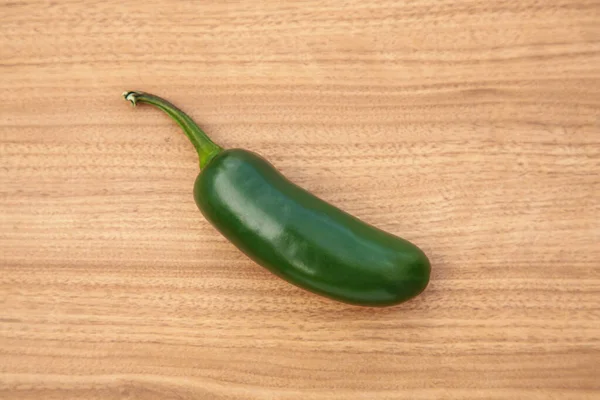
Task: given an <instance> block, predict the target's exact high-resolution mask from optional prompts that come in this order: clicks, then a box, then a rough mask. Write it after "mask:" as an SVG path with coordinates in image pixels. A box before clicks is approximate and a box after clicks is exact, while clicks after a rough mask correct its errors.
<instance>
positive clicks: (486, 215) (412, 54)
mask: <svg viewBox="0 0 600 400" xmlns="http://www.w3.org/2000/svg"><path fill="white" fill-rule="evenodd" d="M599 21H600V3H599V2H598V1H597V0H546V1H538V0H504V1H502V0H496V1H488V0H459V1H455V0H453V1H445V0H444V1H433V0H414V1H374V2H365V1H359V0H356V1H354V0H349V1H343V2H341V1H340V2H325V1H304V2H282V1H266V2H265V1H254V2H250V1H248V2H221V1H212V2H210V1H209V2H206V1H205V2H191V1H190V2H168V1H145V2H139V1H133V2H125V3H123V2H122V1H112V0H110V1H89V2H84V1H64V2H63V1H56V2H36V1H30V0H25V1H14V2H8V1H3V2H2V3H0V27H1V29H0V98H1V99H2V107H1V109H0V174H1V175H0V177H1V185H0V251H1V264H0V398H2V399H88V400H89V399H143V400H149V399H161V400H162V399H242V400H254V399H277V400H279V399H284V400H289V399H302V400H324V399H339V400H353V399H362V400H372V399H376V400H379V399H442V398H443V399H486V400H487V399H510V400H514V399H592V398H596V399H597V398H598V397H597V396H598V394H599V390H600V372H599V370H598V366H599V365H600V321H599V320H600V225H599V220H600V205H599V203H600V175H599V174H600V41H599V39H600V24H599ZM131 89H137V90H144V91H149V92H153V93H156V94H158V95H162V96H165V97H166V98H168V99H170V100H172V101H173V102H174V103H176V104H178V105H180V106H181V107H182V108H184V109H185V110H186V111H188V112H189V113H190V114H191V115H192V116H193V117H194V118H195V119H196V120H197V121H198V122H199V123H200V124H201V126H202V127H203V128H204V129H205V130H206V131H207V132H208V133H209V134H210V135H211V136H212V137H213V139H214V140H215V141H216V142H218V143H219V144H221V145H223V146H225V147H234V146H236V147H243V148H247V149H251V150H254V151H257V152H259V153H261V154H263V155H264V156H265V157H267V158H268V159H269V160H271V161H272V162H273V163H274V164H275V166H276V167H278V168H279V169H280V170H281V171H282V172H283V173H284V174H285V175H287V176H288V177H289V178H290V179H292V180H293V181H294V182H297V183H298V184H300V185H302V186H304V187H305V188H307V189H309V190H311V191H313V192H314V193H315V194H317V195H319V196H321V197H323V198H324V199H326V200H328V201H330V202H332V203H334V204H335V205H337V206H339V207H341V208H343V209H344V210H346V211H348V212H350V213H352V214H354V215H356V216H358V217H359V218H361V219H363V220H365V221H367V222H369V223H372V224H375V225H376V226H378V227H381V228H383V229H386V230H388V231H391V232H393V233H396V234H398V235H400V236H402V237H405V238H407V239H409V240H411V241H413V242H415V243H416V244H418V245H419V246H420V247H421V248H423V249H424V250H425V251H426V252H427V254H428V255H429V256H430V258H431V261H432V264H433V274H432V281H431V284H430V286H429V287H428V289H427V290H426V292H425V293H423V294H422V295H421V296H419V297H418V298H416V299H414V300H412V301H410V302H408V303H405V304H403V305H401V306H398V307H393V308H388V309H375V310H373V309H366V308H360V307H353V306H347V305H343V304H338V303H334V302H332V301H328V300H325V299H323V298H320V297H317V296H315V295H312V294H309V293H306V292H304V291H302V290H300V289H297V288H295V287H293V286H291V285H289V284H287V283H284V282H283V281H281V280H280V279H278V278H276V277H274V276H273V275H271V274H270V273H268V272H266V271H265V270H264V269H262V268H261V267H259V266H257V265H256V264H254V263H253V262H251V261H249V260H248V259H247V258H246V257H245V256H243V255H242V254H241V253H240V252H239V251H237V250H236V249H235V248H234V247H233V246H232V245H231V244H230V243H229V242H227V241H226V240H225V239H224V238H223V237H222V236H220V235H219V234H218V233H217V232H216V230H215V229H214V228H212V227H211V226H210V225H209V224H208V223H207V222H206V221H205V220H204V219H203V217H202V216H201V214H200V213H199V211H198V210H197V208H196V206H195V204H194V201H193V198H192V195H191V191H192V186H193V182H194V179H195V176H196V174H197V173H198V165H197V158H196V155H195V152H194V151H193V148H192V146H191V145H190V144H189V142H188V141H187V139H186V138H185V136H184V135H183V134H182V133H181V131H180V130H179V128H178V127H177V126H176V125H175V124H174V123H172V122H171V121H170V120H169V119H168V118H167V117H166V116H165V115H163V114H162V113H160V112H158V111H156V110H153V109H151V108H150V107H138V108H137V109H135V110H134V109H132V108H131V107H130V106H129V105H128V104H127V103H126V102H124V101H123V99H122V98H121V97H120V96H121V92H123V91H124V90H131Z"/></svg>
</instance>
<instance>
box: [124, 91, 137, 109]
mask: <svg viewBox="0 0 600 400" xmlns="http://www.w3.org/2000/svg"><path fill="white" fill-rule="evenodd" d="M138 94H139V93H137V92H123V97H124V98H125V100H127V101H129V102H131V105H132V106H134V107H135V105H136V102H137V95H138Z"/></svg>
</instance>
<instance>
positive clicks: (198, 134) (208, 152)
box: [123, 92, 223, 168]
mask: <svg viewBox="0 0 600 400" xmlns="http://www.w3.org/2000/svg"><path fill="white" fill-rule="evenodd" d="M123 97H124V98H125V100H128V101H130V102H131V104H132V105H133V106H135V105H136V104H137V103H148V104H151V105H153V106H155V107H157V108H159V109H161V110H163V111H164V112H165V113H166V114H167V115H168V116H169V117H171V118H172V119H173V120H174V121H175V122H177V124H179V126H180V127H181V128H182V129H183V132H184V133H185V135H186V136H187V137H188V139H190V141H191V142H192V144H193V145H194V147H195V148H196V151H197V152H198V157H199V159H200V168H204V167H205V166H206V164H208V162H209V161H210V160H211V159H212V158H213V157H214V156H216V155H217V154H218V153H220V152H221V151H222V150H223V149H222V148H221V147H220V146H218V145H216V144H215V143H214V142H213V141H212V140H210V138H209V137H208V136H207V135H206V133H204V131H202V129H200V127H199V126H198V125H197V124H196V123H195V122H194V120H193V119H191V118H190V117H189V116H188V115H187V114H186V113H184V112H183V111H182V110H180V109H179V108H177V107H175V106H174V105H173V104H171V103H170V102H168V101H167V100H165V99H163V98H160V97H158V96H155V95H153V94H149V93H144V92H125V93H123Z"/></svg>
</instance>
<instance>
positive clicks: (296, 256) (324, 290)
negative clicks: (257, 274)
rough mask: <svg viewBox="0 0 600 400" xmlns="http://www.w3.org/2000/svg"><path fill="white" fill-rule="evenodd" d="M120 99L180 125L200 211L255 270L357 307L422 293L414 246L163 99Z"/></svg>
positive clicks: (423, 262)
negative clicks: (214, 136) (230, 144)
mask: <svg viewBox="0 0 600 400" xmlns="http://www.w3.org/2000/svg"><path fill="white" fill-rule="evenodd" d="M124 96H125V98H126V99H127V100H129V101H131V102H132V103H133V104H134V105H135V104H136V103H137V102H146V103H150V104H153V105H155V106H157V107H159V108H161V109H163V111H165V112H166V113H167V114H169V115H170V116H171V117H172V118H174V119H175V121H177V122H178V123H179V125H180V126H182V128H183V129H184V132H186V134H187V135H188V137H190V139H191V140H192V142H193V143H194V144H195V146H196V149H197V150H198V154H199V156H200V164H201V168H202V170H201V172H200V173H199V174H198V177H197V178H196V182H195V184H194V199H195V202H196V204H197V206H198V208H199V209H200V211H201V212H202V214H203V215H204V217H205V218H206V219H207V220H208V221H209V222H210V223H211V224H212V225H213V226H214V227H215V228H216V229H217V230H218V231H219V232H220V233H221V234H222V235H223V236H225V237H226V238H227V239H228V240H229V241H231V242H232V243H233V244H234V245H235V246H236V247H237V248H238V249H240V250H241V251H242V252H243V253H244V254H246V255H247V256H248V257H249V258H251V259H252V260H254V261H255V262H256V263H258V264H260V265H262V266H263V267H265V268H267V269H268V270H270V271H271V272H273V273H274V274H276V275H278V276H279V277H281V278H283V279H285V280H286V281H288V282H290V283H292V284H294V285H297V286H299V287H301V288H304V289H306V290H309V291H311V292H313V293H317V294H319V295H322V296H325V297H328V298H331V299H335V300H338V301H341V302H344V303H349V304H354V305H361V306H373V307H383V306H392V305H396V304H400V303H402V302H405V301H407V300H409V299H411V298H413V297H415V296H417V295H418V294H420V293H421V292H422V291H423V290H425V288H426V287H427V284H428V282H429V277H430V270H431V267H430V263H429V260H428V258H427V256H426V255H425V254H424V253H423V251H421V250H420V249H419V248H418V247H417V246H415V245H414V244H412V243H410V242H408V241H406V240H404V239H402V238H399V237H397V236H395V235H392V234H390V233H387V232H385V231H383V230H381V229H378V228H376V227H374V226H372V225H370V224H367V223H365V222H363V221H360V220H359V219H357V218H355V217H353V216H352V215H350V214H348V213H346V212H344V211H342V210H340V209H339V208H337V207H335V206H333V205H331V204H329V203H327V202H325V201H324V200H321V199H320V198H318V197H316V196H314V195H312V194H311V193H309V192H308V191H306V190H304V189H302V188H301V187H299V186H297V185H296V184H294V183H293V182H291V181H289V180H288V179H286V178H285V177H284V176H283V175H282V174H281V173H280V172H279V171H278V170H277V169H276V168H275V167H274V166H273V165H271V164H270V163H269V162H268V161H267V160H265V159H264V158H263V157H261V156H259V155H258V154H256V153H253V152H250V151H247V150H243V149H227V150H224V149H222V148H220V147H219V146H217V145H215V144H214V143H212V141H210V139H208V137H207V136H206V134H204V132H202V131H201V130H200V128H198V127H197V125H195V124H194V123H193V121H192V120H191V118H189V117H188V116H187V115H185V114H184V113H183V112H182V111H181V110H179V109H178V108H176V107H175V106H173V105H172V104H171V103H169V102H167V101H166V100H164V99H161V98H159V97H157V96H153V95H150V94H146V93H141V92H128V93H125V94H124Z"/></svg>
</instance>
